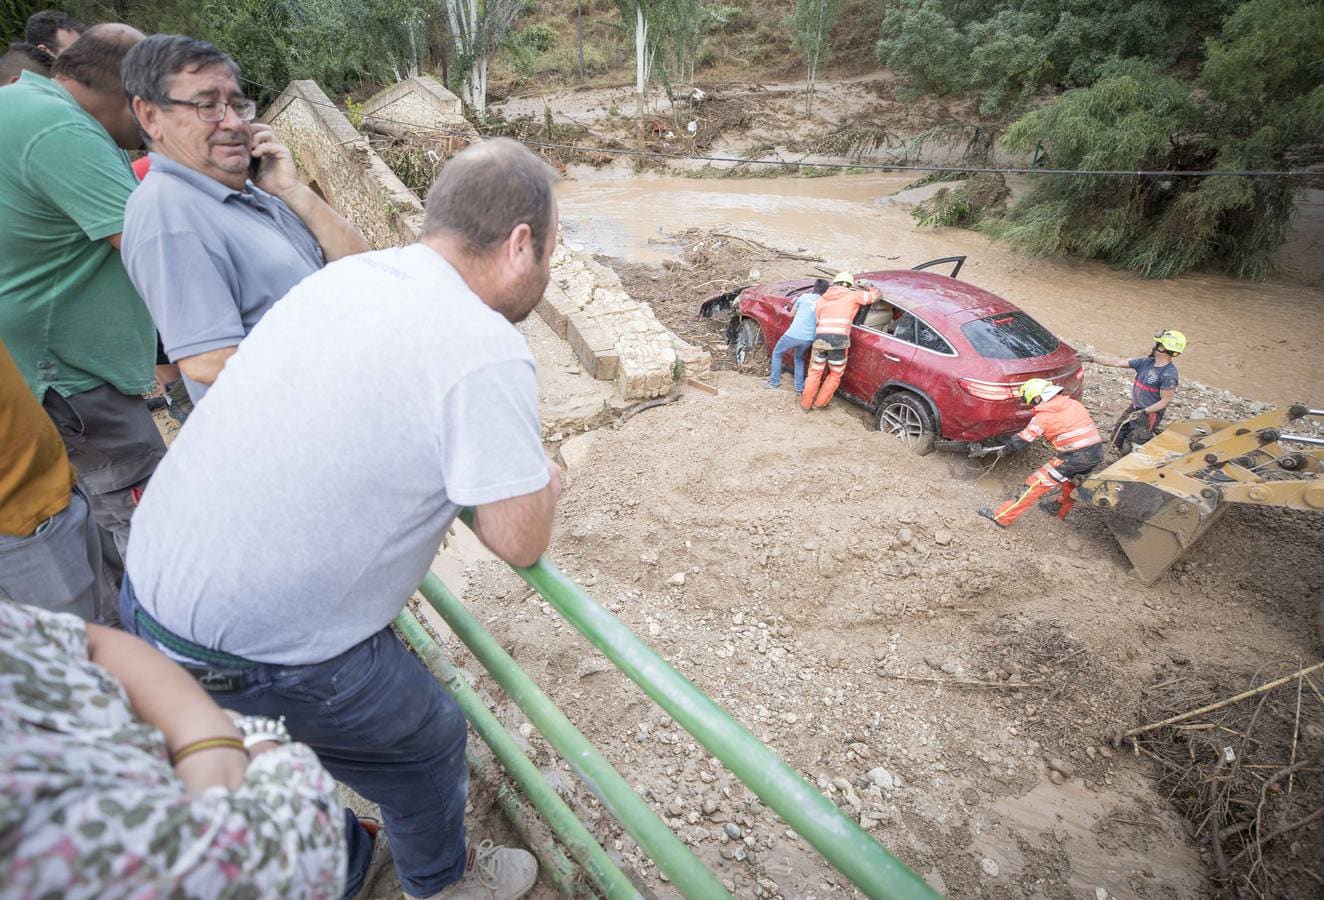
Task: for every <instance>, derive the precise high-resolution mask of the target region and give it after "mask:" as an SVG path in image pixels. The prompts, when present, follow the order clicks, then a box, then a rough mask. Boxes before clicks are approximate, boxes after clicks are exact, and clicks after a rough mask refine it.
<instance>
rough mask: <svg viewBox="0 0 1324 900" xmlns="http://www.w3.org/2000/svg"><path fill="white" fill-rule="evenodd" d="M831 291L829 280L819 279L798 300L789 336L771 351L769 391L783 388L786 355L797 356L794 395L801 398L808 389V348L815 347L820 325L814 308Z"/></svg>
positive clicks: (787, 334) (784, 337)
mask: <svg viewBox="0 0 1324 900" xmlns="http://www.w3.org/2000/svg"><path fill="white" fill-rule="evenodd" d="M827 289H828V283H827V281H826V280H824V279H822V278H820V279H818V280H817V281H815V282H814V286H813V288H812V289H810V290H808V291H805V292H804V293H803V294H801V295H800V296H798V297H796V298H795V301H794V303H793V304H792V307H793V308H794V309H795V318H794V319H792V320H791V325H790V327H789V328H787V329H786V333H785V334H783V335H782V336H781V337H780V338H778V339H777V346H776V347H773V348H772V374H771V376H769V378H768V383H767V384H765V385H764V387H766V388H768V389H769V390H776V389H777V388H779V387H781V385H782V357H784V356H785V355H786V353H787V351H791V352H793V353H794V354H795V392H796V393H797V394H798V393H800V392H801V391H803V390H804V387H805V357H806V356H808V355H809V348H810V347H812V346H813V345H814V330H815V329H816V328H817V325H818V314H817V313H816V312H815V307H816V306H817V305H818V301H819V300H820V299H822V297H823V292H824V291H826V290H827Z"/></svg>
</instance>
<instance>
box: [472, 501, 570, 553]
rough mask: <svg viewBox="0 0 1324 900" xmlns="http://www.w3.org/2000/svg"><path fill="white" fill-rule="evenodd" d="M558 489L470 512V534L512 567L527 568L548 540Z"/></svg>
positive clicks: (542, 550)
mask: <svg viewBox="0 0 1324 900" xmlns="http://www.w3.org/2000/svg"><path fill="white" fill-rule="evenodd" d="M558 495H559V487H558V486H557V485H556V484H555V482H553V483H550V484H548V485H547V486H546V487H544V488H543V489H542V490H540V491H536V492H535V493H533V494H526V495H525V496H523V497H518V498H515V499H514V500H513V501H505V502H504V503H501V504H492V505H490V506H480V507H478V508H477V509H475V510H474V533H475V534H477V535H478V539H479V540H480V541H482V542H483V545H484V546H486V547H487V548H488V549H489V550H491V551H492V552H493V553H495V554H496V555H497V556H499V557H500V558H501V559H503V560H505V561H506V562H508V563H510V564H511V565H513V566H531V565H533V564H534V563H536V562H537V561H538V557H540V556H542V555H543V553H544V552H546V550H547V545H548V544H550V543H551V540H552V519H553V517H554V515H555V512H556V499H557V496H558Z"/></svg>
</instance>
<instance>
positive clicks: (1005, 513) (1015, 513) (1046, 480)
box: [993, 456, 1073, 528]
mask: <svg viewBox="0 0 1324 900" xmlns="http://www.w3.org/2000/svg"><path fill="white" fill-rule="evenodd" d="M1060 465H1062V460H1060V459H1058V458H1057V457H1056V456H1055V457H1053V458H1052V459H1050V460H1049V461H1048V462H1046V463H1044V464H1043V465H1042V466H1040V467H1039V468H1038V469H1036V470H1035V471H1033V472H1031V473H1030V477H1029V478H1026V479H1025V485H1026V487H1025V492H1024V493H1022V494H1021V495H1020V496H1019V497H1016V498H1014V499H1012V500H1008V501H1007V502H1006V503H1004V504H1002V505H1001V506H999V507H998V508H997V509H996V510H995V511H994V513H993V520H994V521H995V522H997V523H998V524H999V525H1001V526H1003V527H1004V528H1005V527H1007V526H1008V525H1010V524H1011V523H1012V522H1015V521H1016V520H1017V519H1019V518H1020V517H1021V515H1022V514H1023V513H1024V512H1025V511H1026V510H1027V509H1029V508H1030V507H1031V506H1034V504H1035V502H1036V501H1037V500H1038V499H1039V498H1040V497H1042V496H1044V495H1045V494H1047V493H1049V492H1051V491H1054V490H1057V489H1058V488H1059V487H1061V488H1063V495H1062V499H1063V503H1064V504H1066V508H1065V510H1064V509H1060V508H1059V510H1058V513H1057V517H1058V518H1059V519H1060V518H1062V517H1063V516H1065V515H1066V514H1067V512H1069V511H1070V509H1071V506H1070V503H1071V502H1073V501H1071V499H1070V498H1071V494H1070V493H1068V492H1067V491H1066V490H1065V489H1066V487H1067V486H1069V485H1071V479H1070V478H1068V477H1067V476H1065V475H1063V474H1062V473H1061V472H1060V471H1058V468H1057V467H1058V466H1060Z"/></svg>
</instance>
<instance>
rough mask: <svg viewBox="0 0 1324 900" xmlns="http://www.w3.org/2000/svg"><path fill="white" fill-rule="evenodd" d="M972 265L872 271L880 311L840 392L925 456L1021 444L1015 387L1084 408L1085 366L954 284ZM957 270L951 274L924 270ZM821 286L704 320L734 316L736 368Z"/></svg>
mask: <svg viewBox="0 0 1324 900" xmlns="http://www.w3.org/2000/svg"><path fill="white" fill-rule="evenodd" d="M964 262H965V257H964V256H955V257H947V258H944V259H935V260H931V261H929V262H926V263H924V264H923V265H919V266H916V267H915V268H914V269H896V270H889V271H884V272H867V273H865V274H863V275H860V276H857V278H856V281H857V283H861V284H865V283H867V284H872V285H874V286H876V287H877V288H878V290H879V292H880V293H881V294H882V297H881V299H880V300H879V302H878V303H875V304H874V305H873V306H869V307H865V308H863V309H861V310H860V314H859V315H858V316H857V317H856V319H855V325H854V327H853V328H852V329H851V349H850V361H849V362H848V363H847V365H846V375H845V377H844V378H842V381H841V388H840V393H842V394H844V395H845V396H846V397H847V399H849V400H852V401H854V402H855V403H858V404H860V405H861V406H863V407H865V408H867V409H869V410H871V411H872V412H873V413H874V417H875V419H874V420H875V422H876V423H877V425H878V430H879V431H887V432H890V433H892V434H895V435H898V436H899V437H901V438H902V439H903V440H904V441H905V442H906V444H907V445H908V446H910V447H911V448H912V449H914V450H915V451H916V452H918V453H930V452H932V451H933V450H934V449H935V448H936V447H941V448H943V449H962V450H964V449H968V448H969V445H970V444H976V445H978V444H981V443H982V442H984V441H988V442H989V444H990V445H991V444H997V443H1001V442H1000V441H996V440H990V439H992V438H998V437H1001V436H1004V435H1008V434H1013V433H1015V432H1017V431H1019V430H1020V429H1021V428H1023V427H1024V426H1025V423H1026V422H1027V421H1028V420H1029V418H1030V410H1029V409H1027V408H1026V407H1024V406H1023V405H1022V404H1021V402H1020V400H1019V399H1018V398H1017V396H1016V389H1017V388H1018V387H1020V386H1021V385H1022V384H1024V383H1025V382H1026V381H1027V380H1029V379H1030V378H1047V379H1049V380H1050V381H1052V382H1054V383H1056V384H1058V385H1060V386H1061V387H1062V388H1063V390H1064V391H1065V392H1066V393H1067V394H1069V395H1070V396H1072V397H1074V398H1076V399H1077V400H1079V399H1080V397H1081V394H1082V393H1083V391H1084V386H1085V369H1084V367H1083V366H1082V365H1081V361H1080V357H1079V356H1078V355H1077V354H1076V351H1075V350H1073V349H1072V348H1071V347H1070V346H1069V345H1067V344H1066V343H1064V342H1063V341H1061V340H1059V339H1058V338H1057V337H1056V336H1055V335H1054V334H1053V333H1052V332H1051V331H1049V330H1048V329H1047V328H1045V327H1044V326H1042V325H1040V324H1039V323H1038V322H1036V321H1035V320H1034V319H1032V318H1030V317H1029V316H1028V315H1026V314H1025V313H1024V312H1023V311H1022V310H1020V309H1019V308H1017V307H1016V306H1015V305H1014V304H1012V303H1009V302H1007V301H1006V300H1003V299H1002V298H1001V297H998V296H996V295H994V294H990V293H989V292H988V291H985V290H982V289H980V288H977V287H974V286H973V285H969V284H966V283H964V282H961V281H957V280H956V275H957V274H958V273H959V272H960V271H961V265H962V264H963V263H964ZM949 263H950V264H952V265H953V269H952V274H951V275H950V276H948V275H939V274H936V273H933V272H925V271H921V270H923V269H927V268H929V267H931V266H937V265H943V264H949ZM813 283H814V282H813V280H812V279H805V280H801V281H784V282H781V283H779V284H758V285H754V286H752V287H746V288H738V289H736V290H733V291H727V292H725V293H722V294H717V295H714V296H712V297H709V298H708V299H706V300H704V301H703V304H702V305H701V307H700V310H699V315H700V316H703V317H712V316H715V315H718V314H720V313H722V312H725V311H732V312H733V314H732V316H731V320H730V322H729V323H728V324H727V329H726V337H727V343H728V344H729V345H730V347H731V352H732V354H733V355H734V357H735V359H736V361H737V362H738V363H741V364H744V363H745V362H746V361H747V360H748V359H750V358H751V355H752V354H754V353H755V351H758V350H760V349H763V350H765V352H766V348H770V347H772V346H774V345H775V344H776V343H777V339H778V338H780V337H781V336H782V332H784V331H785V330H786V329H787V328H788V327H789V326H790V324H791V318H792V308H791V301H793V300H794V298H795V297H797V296H799V295H800V294H802V293H804V292H805V291H807V290H810V289H811V288H812V287H813Z"/></svg>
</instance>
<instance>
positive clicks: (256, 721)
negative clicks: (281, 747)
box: [234, 716, 290, 750]
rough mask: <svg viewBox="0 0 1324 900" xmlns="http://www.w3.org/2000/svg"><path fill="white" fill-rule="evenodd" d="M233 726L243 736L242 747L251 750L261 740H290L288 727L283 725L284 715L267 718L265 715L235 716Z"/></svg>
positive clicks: (283, 742) (284, 741)
mask: <svg viewBox="0 0 1324 900" xmlns="http://www.w3.org/2000/svg"><path fill="white" fill-rule="evenodd" d="M234 727H235V728H238V729H239V733H240V734H242V735H243V736H244V749H245V750H252V749H253V748H254V747H256V746H257V745H258V744H260V743H262V742H263V741H272V742H274V743H277V744H288V743H289V742H290V732H289V729H288V728H286V727H285V717H284V716H281V717H280V718H279V719H269V718H267V717H266V716H235V717H234Z"/></svg>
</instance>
